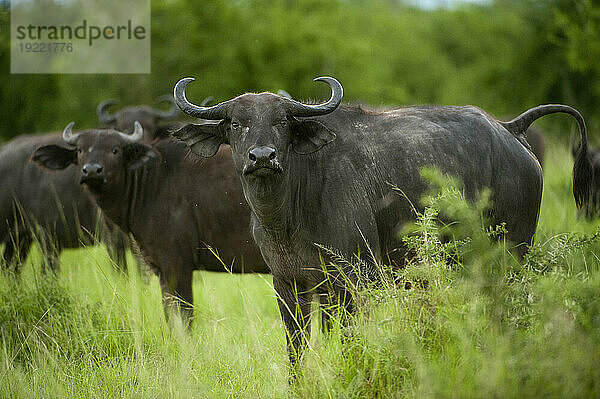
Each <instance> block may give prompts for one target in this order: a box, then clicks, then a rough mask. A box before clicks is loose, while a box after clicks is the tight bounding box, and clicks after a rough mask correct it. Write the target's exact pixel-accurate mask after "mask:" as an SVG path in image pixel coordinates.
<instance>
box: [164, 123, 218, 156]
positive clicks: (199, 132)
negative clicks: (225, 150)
mask: <svg viewBox="0 0 600 399" xmlns="http://www.w3.org/2000/svg"><path fill="white" fill-rule="evenodd" d="M224 126H225V122H224V121H221V122H219V123H198V124H196V123H190V124H188V125H185V126H184V127H182V128H181V129H179V130H176V131H174V132H173V136H175V137H177V138H178V139H179V140H181V141H184V142H185V143H186V144H187V145H188V146H189V147H190V149H191V150H192V152H194V153H196V154H198V155H200V156H203V157H204V158H210V157H212V156H213V155H215V154H216V153H217V151H219V147H220V146H221V144H227V143H228V141H227V137H226V135H225V128H224Z"/></svg>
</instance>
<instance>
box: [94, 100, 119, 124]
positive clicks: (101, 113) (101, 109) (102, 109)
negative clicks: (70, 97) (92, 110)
mask: <svg viewBox="0 0 600 399" xmlns="http://www.w3.org/2000/svg"><path fill="white" fill-rule="evenodd" d="M117 102H118V101H117V100H115V99H113V98H110V99H108V100H104V101H102V102H100V104H98V107H96V114H97V115H98V120H99V121H100V122H102V123H107V124H108V123H114V122H115V121H116V120H117V117H116V116H114V115H111V114H109V113H108V111H107V110H106V108H108V107H110V106H111V105H113V104H116V103H117Z"/></svg>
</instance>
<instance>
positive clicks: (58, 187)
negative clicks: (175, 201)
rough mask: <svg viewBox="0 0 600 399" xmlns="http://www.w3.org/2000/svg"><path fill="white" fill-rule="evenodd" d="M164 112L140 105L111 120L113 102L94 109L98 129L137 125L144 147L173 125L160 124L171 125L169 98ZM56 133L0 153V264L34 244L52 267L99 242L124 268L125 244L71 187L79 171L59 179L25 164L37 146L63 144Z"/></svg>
mask: <svg viewBox="0 0 600 399" xmlns="http://www.w3.org/2000/svg"><path fill="white" fill-rule="evenodd" d="M159 101H168V102H169V103H170V104H171V107H170V108H169V110H167V111H162V110H159V109H154V108H151V107H148V106H145V105H140V106H132V107H127V108H125V109H123V110H121V111H119V112H117V113H115V114H114V115H110V114H108V112H107V110H106V108H107V107H108V106H109V105H110V104H113V103H114V100H109V101H104V102H102V103H100V104H99V106H98V118H99V119H100V121H101V122H102V123H105V124H112V125H115V126H124V125H125V124H128V123H130V125H131V126H133V121H134V120H137V119H139V120H141V121H142V122H143V123H142V126H144V128H145V130H144V132H145V137H144V141H145V142H151V141H153V140H154V139H156V138H157V137H161V136H164V135H165V134H166V133H165V132H166V129H167V128H172V127H173V126H174V125H173V124H167V125H166V126H165V125H164V124H161V121H165V120H168V119H173V118H174V117H176V116H177V115H178V114H179V110H178V109H177V107H176V106H175V104H174V102H173V98H172V97H170V96H168V97H167V96H165V97H161V98H160V99H159ZM62 142H63V140H62V136H61V134H60V133H52V134H46V135H23V136H19V137H17V138H15V139H13V140H11V141H10V142H8V143H7V144H5V145H4V146H3V147H2V148H1V149H0V240H2V241H0V242H2V243H4V252H3V258H4V260H5V262H6V263H7V264H12V263H15V261H16V260H18V259H19V258H21V257H23V256H26V255H27V253H28V251H29V247H30V245H31V243H32V241H33V240H34V238H35V239H36V240H37V241H38V242H39V243H40V244H41V245H42V246H43V247H44V252H45V254H46V256H47V258H46V259H47V260H48V262H49V263H50V265H51V266H52V267H54V266H55V264H56V261H57V256H58V254H59V252H60V251H61V250H62V249H63V248H77V247H79V246H81V244H82V243H90V242H94V241H95V238H98V237H101V238H103V240H104V241H107V244H108V245H107V246H108V249H109V253H110V254H111V257H112V258H113V259H115V261H116V262H117V264H119V265H121V266H124V265H125V249H126V244H125V242H126V238H125V237H124V236H123V235H122V234H121V233H120V232H119V231H118V229H115V228H114V227H112V226H110V225H109V224H106V223H105V222H104V221H103V220H102V218H101V217H100V215H99V212H98V208H97V207H96V206H95V205H94V204H93V201H91V200H90V198H89V197H88V195H87V194H86V193H85V192H84V190H83V189H82V188H81V187H79V186H76V185H74V184H73V181H75V180H76V179H77V176H78V174H79V171H78V170H77V168H75V167H71V168H68V169H67V170H66V171H65V173H62V174H60V175H58V174H54V173H48V172H46V171H43V170H41V169H40V168H37V167H36V166H35V165H33V164H31V163H30V162H29V158H30V157H31V154H32V153H33V151H34V150H35V149H36V148H37V147H39V146H42V145H50V144H60V143H62Z"/></svg>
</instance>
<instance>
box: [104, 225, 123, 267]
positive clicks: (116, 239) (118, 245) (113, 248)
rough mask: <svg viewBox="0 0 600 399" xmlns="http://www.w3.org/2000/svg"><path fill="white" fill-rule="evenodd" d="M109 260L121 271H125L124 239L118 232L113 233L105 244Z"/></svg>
mask: <svg viewBox="0 0 600 399" xmlns="http://www.w3.org/2000/svg"><path fill="white" fill-rule="evenodd" d="M106 250H107V252H108V256H109V258H110V259H111V260H112V261H113V262H115V264H116V265H117V267H118V268H119V269H120V270H121V271H123V272H124V271H126V270H127V244H126V238H125V236H124V235H123V234H121V233H120V232H118V231H113V232H111V234H110V238H109V240H108V242H107V244H106Z"/></svg>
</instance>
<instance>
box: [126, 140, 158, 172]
mask: <svg viewBox="0 0 600 399" xmlns="http://www.w3.org/2000/svg"><path fill="white" fill-rule="evenodd" d="M123 157H124V159H125V163H126V165H127V169H129V170H135V169H139V168H141V167H142V166H144V165H145V164H146V163H147V162H148V161H150V160H151V159H156V158H159V156H158V153H157V152H156V151H155V150H154V148H152V147H150V146H148V145H145V144H140V143H133V144H128V145H126V146H125V147H124V148H123Z"/></svg>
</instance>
